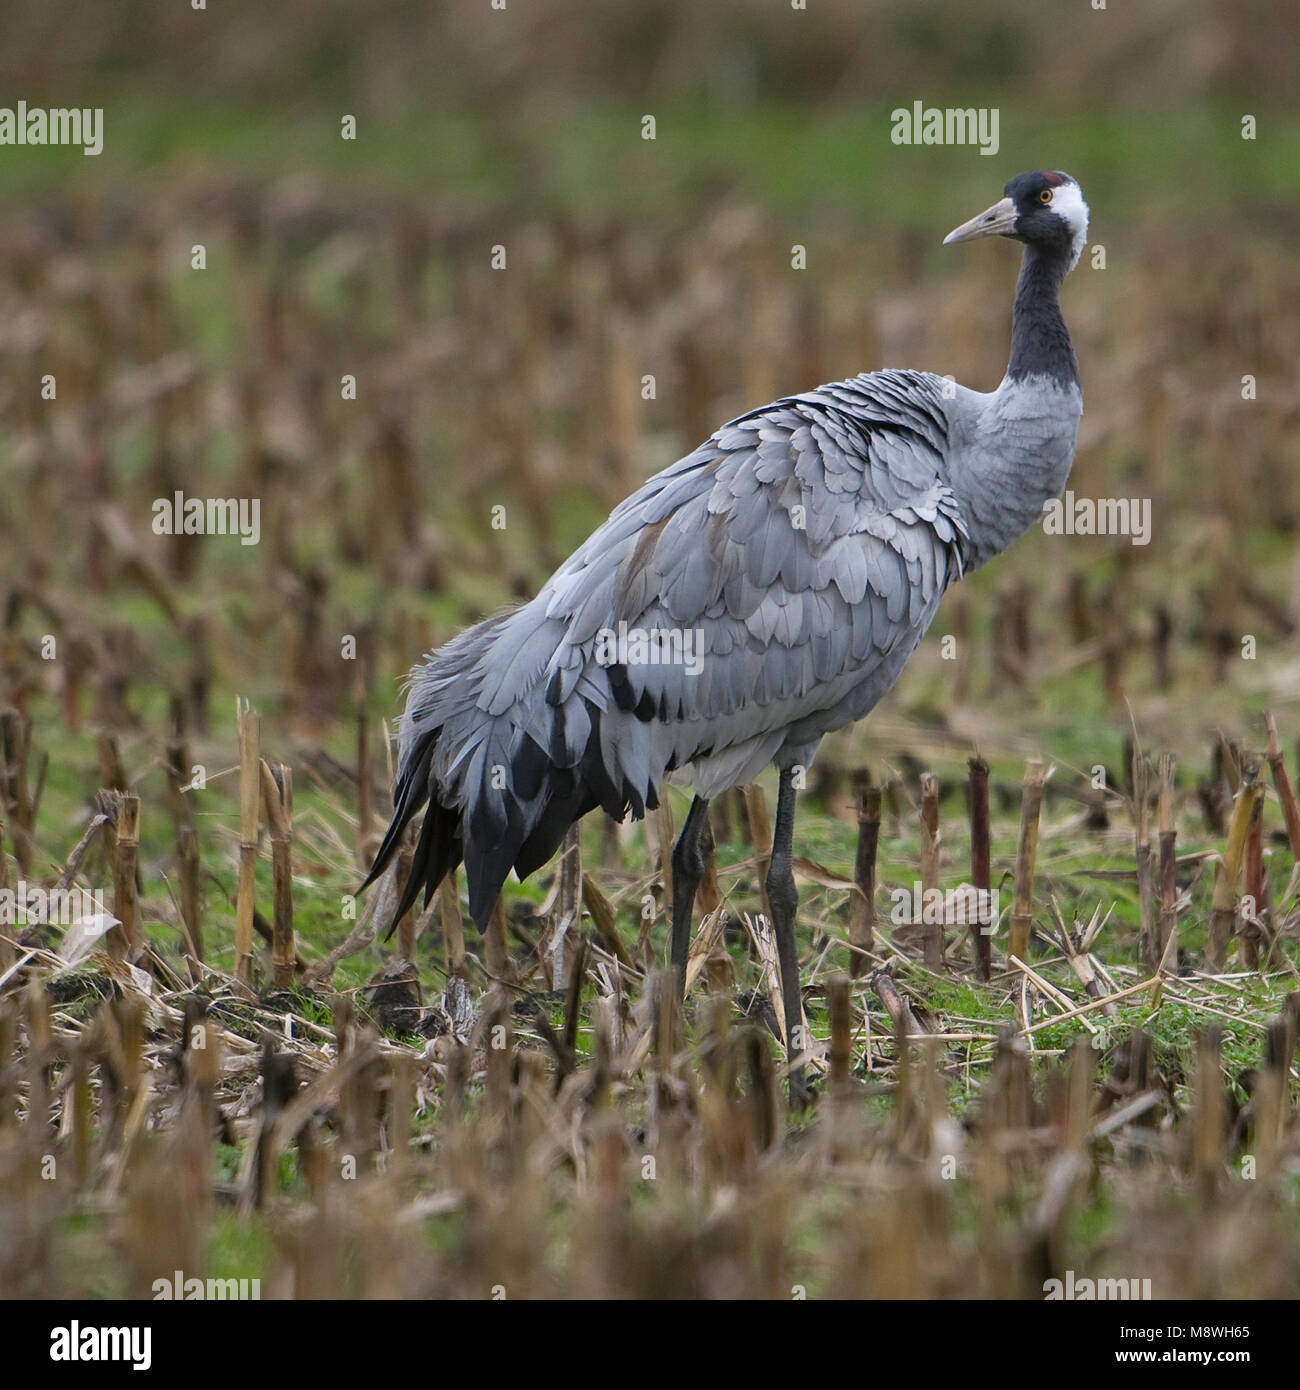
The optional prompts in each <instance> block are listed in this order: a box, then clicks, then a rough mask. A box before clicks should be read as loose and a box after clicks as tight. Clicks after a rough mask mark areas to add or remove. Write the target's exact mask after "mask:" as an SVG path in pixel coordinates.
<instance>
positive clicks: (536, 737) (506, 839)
mask: <svg viewBox="0 0 1300 1390" xmlns="http://www.w3.org/2000/svg"><path fill="white" fill-rule="evenodd" d="M942 391H943V382H942V380H941V379H940V378H937V377H933V376H930V375H928V374H922V373H913V372H878V373H872V374H870V375H867V376H862V377H858V378H855V379H854V380H852V381H847V382H841V383H838V384H835V385H832V386H825V387H821V388H819V389H818V390H816V391H812V392H809V393H807V394H804V395H800V396H793V397H789V398H787V399H785V400H782V401H778V402H777V403H775V404H774V405H772V406H769V407H767V408H765V409H763V410H760V411H755V412H753V413H751V414H749V415H746V416H742V417H741V418H740V419H738V420H735V421H733V422H732V423H731V424H729V425H726V426H724V427H723V428H722V429H720V430H719V431H718V432H717V433H716V434H715V435H714V436H713V438H712V439H710V440H708V441H707V442H706V443H705V444H703V445H702V446H701V447H700V448H698V449H697V450H695V452H694V453H692V454H690V455H688V456H687V457H686V458H684V459H682V460H680V461H679V462H678V463H676V464H674V465H673V466H672V467H671V468H668V469H666V470H665V471H664V472H662V473H660V474H658V475H657V476H656V477H654V478H652V479H650V480H649V481H648V482H647V483H646V484H645V485H644V486H643V487H641V488H640V489H639V490H638V491H637V492H636V493H635V494H634V495H633V496H632V497H630V498H628V499H627V501H625V502H623V503H622V504H621V505H620V506H619V507H618V508H616V509H615V511H614V512H613V513H612V515H611V516H610V518H609V520H608V521H606V522H605V524H604V525H603V526H601V527H600V528H599V530H597V531H596V532H595V533H594V534H593V535H592V536H591V537H590V539H589V540H588V541H587V542H586V543H585V544H584V545H583V546H582V547H581V548H580V549H579V550H578V551H577V552H576V553H575V554H574V555H573V556H571V557H570V559H569V560H567V561H566V562H565V564H564V565H562V566H561V567H560V569H559V570H558V571H557V572H556V573H555V575H554V576H552V578H551V579H550V581H549V582H548V583H547V584H546V586H545V587H544V588H543V589H542V591H541V593H539V594H538V596H537V598H536V599H534V600H533V601H532V602H531V603H528V604H525V605H524V606H523V607H521V608H519V609H516V610H515V611H514V612H512V613H509V614H507V615H504V616H501V617H498V618H496V619H493V620H491V621H490V622H489V623H487V624H482V625H480V627H478V628H475V629H471V630H470V631H469V632H468V633H465V634H462V636H461V637H460V638H457V639H456V641H455V642H453V643H451V644H449V646H448V647H446V648H444V649H443V650H442V651H441V652H439V653H438V654H436V656H435V657H434V659H433V660H431V662H430V664H429V665H428V666H427V667H425V668H423V670H421V671H419V672H417V673H416V674H415V677H414V683H413V689H412V694H411V698H410V700H409V701H408V706H407V711H406V715H405V717H404V719H403V728H402V752H401V771H400V773H399V787H398V792H399V796H401V795H402V794H403V790H404V788H405V789H406V790H407V791H408V792H411V795H412V796H413V797H417V798H418V799H419V800H421V801H422V800H423V796H422V795H421V794H420V793H421V792H422V791H423V790H424V787H423V786H420V785H418V784H420V783H422V782H425V781H427V784H428V786H429V787H430V788H432V789H433V791H434V793H435V797H436V799H437V800H440V801H441V802H442V804H443V805H444V806H445V807H446V808H447V810H448V812H449V813H450V812H451V810H452V809H453V808H458V813H459V815H460V817H461V818H462V824H463V826H464V829H463V830H462V832H461V838H462V839H464V840H466V841H468V842H477V844H478V849H477V850H476V854H477V856H478V858H477V860H476V863H477V869H476V865H475V863H471V857H472V856H471V855H470V853H469V852H468V850H467V852H466V861H467V865H468V866H469V867H470V871H471V872H470V888H471V908H472V909H473V908H474V905H475V895H476V888H475V885H476V882H477V883H478V885H479V887H478V890H477V895H478V898H479V900H480V905H481V903H482V901H483V900H485V899H486V900H487V909H486V910H490V908H491V900H492V899H494V897H495V891H496V889H499V886H500V882H501V880H502V879H504V877H505V874H506V873H507V872H508V871H509V868H510V867H511V865H513V866H514V867H515V869H516V870H517V872H519V873H520V875H521V876H522V875H523V874H525V873H528V872H531V870H532V869H533V868H536V867H537V866H538V865H539V864H541V863H543V862H545V860H546V859H547V858H549V856H550V854H551V853H552V852H553V850H554V848H555V846H556V845H557V844H558V842H559V839H560V838H561V837H562V836H563V833H564V831H565V829H567V827H568V825H569V824H571V823H572V821H573V820H574V819H575V818H576V817H577V816H579V815H582V814H584V813H585V812H586V811H588V810H590V809H592V808H594V807H595V806H597V805H603V806H604V807H605V808H606V809H607V810H608V811H609V812H610V813H611V814H612V815H615V816H617V817H621V816H622V815H624V814H626V813H627V812H628V811H630V812H631V813H632V814H633V815H641V814H642V813H643V812H644V810H645V808H646V807H647V806H650V807H653V806H654V805H655V804H656V799H657V796H658V790H659V788H660V786H661V784H662V781H663V779H664V777H665V776H666V775H667V774H669V773H671V772H673V771H674V770H678V769H682V768H686V767H687V766H688V765H689V766H690V768H691V771H692V773H693V774H694V775H693V778H692V780H694V781H695V784H696V787H697V790H700V791H701V792H702V794H704V795H711V794H712V792H713V791H714V790H715V789H717V788H719V787H722V786H726V785H731V784H733V783H734V782H736V781H739V780H742V779H743V777H747V776H752V775H753V772H754V771H755V770H757V768H759V767H761V766H762V765H763V764H764V763H766V762H767V761H769V760H770V759H771V758H772V757H773V756H774V755H775V754H776V753H777V752H778V750H780V749H781V748H782V747H783V746H786V747H787V748H789V747H799V746H802V745H807V746H808V747H809V751H811V748H812V747H815V744H816V741H817V740H818V739H819V738H820V736H821V735H822V734H823V733H825V732H827V731H828V730H830V729H833V728H837V727H840V726H841V725H843V724H846V723H848V722H849V721H850V720H852V719H855V718H858V717H860V716H861V715H862V714H864V713H865V712H866V711H867V710H868V709H870V708H871V707H872V706H873V705H874V704H875V703H876V701H877V700H878V699H879V698H880V696H881V695H883V694H884V693H885V691H886V690H888V689H889V687H890V686H891V685H892V684H893V682H894V680H895V679H896V678H897V675H898V673H899V671H900V670H901V669H902V666H903V664H904V662H905V661H906V659H907V657H908V656H909V655H910V653H911V652H912V650H913V649H914V647H915V646H916V644H917V642H918V641H919V640H920V638H921V636H922V634H923V633H924V631H925V629H926V627H927V626H928V624H929V622H930V620H931V618H932V617H933V615H934V612H935V610H936V608H937V607H938V604H939V600H940V598H941V596H942V594H943V591H944V589H945V588H946V587H947V585H948V584H949V583H950V582H952V581H953V580H954V579H955V578H956V577H957V576H958V575H959V574H960V572H961V567H962V549H963V543H964V539H965V528H964V525H963V522H962V518H961V516H960V514H959V511H958V507H957V501H956V498H955V497H954V495H953V493H952V491H951V489H950V488H949V487H948V486H947V484H946V482H945V481H944V479H945V477H946V469H945V454H946V450H947V446H948V433H947V430H948V427H947V417H946V414H945V411H944V405H943V399H942ZM440 735H441V736H440ZM435 743H436V748H435V747H434V744H435ZM440 833H441V832H440ZM459 851H460V845H459V844H457V845H456V846H455V847H454V848H453V850H451V851H449V852H452V853H456V854H458V853H459ZM453 862H454V861H453ZM476 872H477V874H478V878H477V879H476ZM488 895H491V896H490V897H489V896H488Z"/></svg>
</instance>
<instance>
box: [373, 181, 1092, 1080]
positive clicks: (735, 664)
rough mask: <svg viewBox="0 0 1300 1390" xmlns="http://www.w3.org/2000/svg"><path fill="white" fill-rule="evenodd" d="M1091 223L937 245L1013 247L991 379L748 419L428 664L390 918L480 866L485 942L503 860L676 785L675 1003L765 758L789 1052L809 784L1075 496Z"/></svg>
mask: <svg viewBox="0 0 1300 1390" xmlns="http://www.w3.org/2000/svg"><path fill="white" fill-rule="evenodd" d="M1087 228H1088V208H1087V205H1086V204H1085V203H1084V201H1083V196H1082V193H1081V191H1080V189H1079V185H1078V183H1077V182H1076V181H1075V180H1074V179H1073V178H1071V177H1070V176H1069V175H1068V174H1063V173H1053V172H1040V173H1027V174H1021V175H1019V176H1018V177H1016V178H1013V179H1012V180H1011V181H1010V182H1009V183H1008V184H1007V185H1006V187H1005V189H1004V196H1003V197H1002V198H1001V199H1000V200H999V201H998V202H996V203H994V204H993V206H992V207H990V208H989V209H987V211H985V212H982V213H980V215H979V216H978V217H974V218H972V219H971V220H970V221H969V222H965V223H963V224H962V225H961V226H960V227H958V228H956V229H955V230H954V231H952V232H950V233H949V234H948V236H947V237H946V238H945V243H949V242H958V241H970V240H973V239H974V238H976V237H985V236H1002V237H1010V238H1012V239H1014V240H1016V241H1019V242H1022V243H1023V244H1024V248H1025V249H1024V254H1023V261H1022V264H1021V270H1020V280H1019V284H1018V287H1017V290H1016V298H1015V310H1014V317H1013V327H1012V334H1011V358H1010V363H1009V365H1008V367H1007V371H1006V375H1005V376H1004V377H1003V379H1002V382H1001V384H1000V385H999V386H998V388H997V389H996V390H995V391H992V392H989V393H983V392H979V391H971V390H967V389H966V388H965V387H962V386H956V385H955V384H953V383H952V382H951V381H949V380H947V379H945V378H943V377H939V376H935V375H933V374H931V373H928V372H915V371H897V370H886V371H879V372H871V373H866V374H863V375H861V376H857V377H854V378H852V379H851V380H848V381H839V382H834V383H832V384H830V385H826V386H820V387H818V388H817V389H816V390H814V391H808V392H805V393H803V394H800V395H795V396H787V397H785V398H784V399H782V400H779V401H776V402H775V403H773V404H772V405H768V406H764V407H763V408H762V409H759V410H753V411H750V412H749V413H748V414H746V415H742V416H740V417H739V419H736V420H733V421H731V423H730V424H728V425H724V426H723V427H722V428H721V429H720V430H718V431H717V433H716V434H714V435H713V437H712V438H711V439H709V440H707V441H706V442H705V443H704V444H701V445H700V447H699V448H698V449H696V450H695V451H694V452H693V453H691V454H688V455H687V456H686V457H685V458H683V459H681V460H679V461H678V462H677V463H675V464H673V465H672V466H671V467H670V468H666V469H665V470H664V471H663V472H662V473H659V474H657V475H656V476H655V477H653V478H651V479H650V480H649V481H648V482H646V483H645V484H643V486H642V487H641V488H639V489H638V490H637V491H636V492H635V493H634V494H633V495H632V496H631V497H629V498H628V499H627V500H626V501H625V502H623V503H621V504H620V505H619V506H618V507H616V508H615V509H614V511H613V513H612V514H611V515H610V517H609V519H608V520H607V521H606V522H605V523H604V525H602V526H601V527H600V528H599V529H598V530H597V531H596V532H595V533H594V534H593V535H592V536H591V537H590V539H589V540H588V541H587V542H586V543H585V544H584V545H583V546H581V548H580V549H579V550H577V551H576V552H575V553H574V554H573V555H572V556H570V558H569V559H568V560H566V561H565V562H564V564H562V565H561V566H560V568H559V569H558V570H557V571H556V572H555V574H554V575H552V577H551V578H550V580H548V582H547V583H546V584H545V586H544V587H543V588H542V590H541V592H540V593H539V594H538V595H537V597H536V598H535V599H533V600H532V601H531V602H530V603H526V604H523V605H522V606H520V607H518V608H515V609H513V610H512V611H509V612H506V613H501V614H498V615H497V616H495V617H492V618H489V619H487V620H486V621H485V622H482V623H479V624H478V625H477V626H475V627H472V628H469V629H468V630H467V631H465V632H463V633H461V634H460V635H459V636H458V637H456V638H455V639H453V640H452V641H451V642H449V643H448V644H447V645H446V646H445V647H442V648H441V649H440V650H438V651H436V652H434V653H432V654H431V655H430V656H429V657H428V658H426V661H425V664H424V665H422V666H420V667H417V668H416V669H415V670H414V671H413V672H412V675H411V679H410V687H409V694H408V698H407V702H406V709H405V713H404V715H403V717H402V721H401V731H400V739H399V756H398V774H397V785H396V788H395V793H394V803H395V809H394V813H393V819H392V823H391V825H390V826H389V828H388V833H387V835H386V836H385V838H384V841H383V844H382V845H381V847H380V849H379V852H378V855H377V857H376V859H375V862H374V866H373V868H372V870H371V874H370V877H369V878H368V879H367V883H370V882H372V881H373V880H374V879H375V877H377V876H378V874H379V873H380V872H381V871H382V870H383V869H384V867H385V866H386V865H387V864H388V862H389V861H390V860H391V858H392V856H393V854H394V852H395V851H396V849H397V847H398V845H399V843H400V841H401V839H402V837H403V834H404V832H405V830H406V827H407V825H408V824H409V823H410V822H411V820H412V818H413V817H414V816H416V814H417V813H418V812H419V811H420V810H421V808H422V807H425V806H426V804H427V809H426V810H425V814H424V822H423V826H422V828H421V830H420V833H419V838H418V842H417V844H416V846H415V851H414V859H413V864H412V869H411V873H410V877H409V879H408V881H407V883H406V885H405V888H404V891H403V894H402V897H401V900H400V906H399V908H398V911H397V914H396V916H397V917H400V916H401V915H402V913H404V912H405V911H406V910H407V909H408V908H409V907H410V906H411V905H412V904H413V902H414V900H415V898H416V896H417V894H418V892H419V890H420V888H421V886H423V888H424V894H425V901H426V902H427V901H428V899H429V896H430V895H431V894H432V892H433V890H434V889H435V888H436V887H437V885H438V883H439V882H440V881H441V879H442V878H443V876H444V875H445V874H446V873H447V872H448V871H450V870H452V869H453V868H455V867H456V865H457V864H458V863H460V861H461V860H464V862H465V867H466V872H467V876H468V880H469V906H470V915H471V916H472V917H473V918H474V920H475V922H476V923H477V924H478V925H479V927H480V928H483V927H484V926H485V925H486V922H487V919H488V917H489V916H490V915H491V913H492V909H493V907H494V905H495V902H496V899H497V897H498V895H499V893H500V891H501V886H502V884H503V883H504V881H505V878H506V876H507V874H508V873H509V872H510V870H511V869H512V868H513V869H514V870H515V872H516V873H517V874H518V876H519V877H520V878H524V877H526V876H527V875H528V874H530V873H532V872H533V871H534V870H536V869H537V868H539V867H540V866H541V865H542V864H544V863H545V862H546V861H547V860H548V859H549V858H550V857H551V855H552V854H553V853H554V852H555V850H556V849H557V847H558V846H559V844H560V841H561V840H562V839H563V837H564V835H565V832H566V831H567V830H568V828H569V826H570V825H572V824H573V822H574V821H575V820H577V819H578V818H579V817H581V816H583V815H585V814H586V813H587V812H588V811H591V810H594V809H596V808H597V807H603V808H604V809H605V810H606V811H607V812H608V813H609V814H610V815H611V816H613V817H614V818H615V819H618V820H622V819H623V818H624V817H626V816H627V815H628V814H631V815H632V816H634V817H640V816H642V815H644V814H645V812H646V811H647V810H648V809H650V810H653V809H654V808H655V807H656V806H657V805H658V798H659V796H660V795H661V789H662V787H663V786H664V783H665V781H666V780H667V779H669V778H670V777H671V778H672V779H673V780H674V781H680V782H684V783H686V784H688V785H690V786H692V787H693V789H694V792H695V799H694V801H693V803H692V805H691V808H690V811H689V813H688V814H687V817H686V822H685V824H684V826H683V828H682V831H681V836H680V838H679V839H678V841H677V844H676V847H675V849H674V851H673V857H672V868H673V902H672V948H671V959H672V964H673V966H674V967H675V968H676V970H677V975H678V983H679V988H684V979H685V968H686V957H687V947H688V945H689V938H690V928H691V916H692V912H693V910H694V902H695V894H696V889H697V887H698V884H699V881H700V877H701V874H702V872H703V868H704V865H703V853H702V848H701V835H702V832H703V829H704V826H705V823H706V818H707V811H708V804H709V801H710V799H711V798H712V797H715V796H716V795H718V793H720V792H722V791H724V790H725V789H726V788H728V787H734V786H739V785H742V784H744V783H746V782H749V781H752V780H753V779H754V778H755V777H756V776H757V775H758V773H759V772H760V770H761V769H762V768H764V767H765V766H766V765H767V764H768V763H774V764H775V765H776V767H777V769H778V772H779V775H780V780H779V791H778V794H777V805H776V821H775V826H774V829H773V843H772V853H771V861H770V867H769V869H768V874H767V881H766V887H767V896H768V902H769V904H770V906H771V912H772V919H773V920H772V928H773V932H774V935H775V937H776V942H777V951H778V958H779V961H780V967H781V979H782V990H783V995H784V1000H783V1003H784V1009H785V1023H786V1038H787V1043H788V1047H789V1052H790V1056H791V1060H792V1062H793V1060H794V1057H795V1055H796V1054H797V1053H798V1052H799V1051H801V1050H802V1049H801V1047H800V1045H799V1044H800V1042H801V1038H800V1033H799V1028H800V1021H801V1010H800V988H799V965H798V957H797V953H796V949H795V907H796V905H797V902H798V896H797V893H796V889H795V882H794V875H793V872H792V868H791V855H792V838H793V829H794V812H795V794H796V780H797V779H796V771H797V769H799V768H806V767H807V766H808V765H809V764H810V763H811V761H812V758H813V756H814V754H815V752H816V750H817V747H818V744H819V743H820V741H821V738H822V736H823V735H824V734H827V733H829V732H831V731H832V730H834V729H839V728H841V727H843V726H844V725H846V724H849V723H851V722H853V721H854V720H856V719H860V718H862V717H863V716H864V715H865V714H867V713H868V712H869V711H870V710H871V709H872V708H873V707H874V706H875V704H876V703H877V702H878V701H879V700H880V698H881V697H882V696H883V695H884V694H885V693H886V691H888V690H889V689H890V688H891V687H892V686H893V684H894V682H895V681H896V680H897V679H898V676H899V673H900V672H901V671H902V669H903V667H904V665H905V664H906V662H907V659H908V657H909V656H911V654H912V652H913V651H914V650H915V648H916V646H917V643H918V642H919V641H920V640H921V637H922V635H923V634H924V632H925V630H926V628H927V627H928V626H929V624H930V621H931V619H932V618H933V617H934V614H935V611H936V609H937V608H938V606H939V601H940V599H941V598H942V596H943V592H944V590H945V589H946V588H947V587H948V585H949V584H951V583H953V582H954V581H955V580H957V579H958V578H960V577H961V575H962V574H964V573H965V572H967V571H968V570H971V569H975V568H977V567H978V566H980V565H982V564H984V563H985V562H986V561H987V560H989V559H990V558H991V557H992V556H994V555H996V554H998V553H999V552H1000V551H1002V550H1004V549H1006V547H1007V546H1008V545H1010V544H1011V542H1012V541H1014V540H1015V539H1016V538H1017V537H1018V536H1020V535H1022V534H1023V533H1024V532H1025V531H1026V530H1027V529H1028V528H1029V527H1030V526H1032V525H1033V524H1034V522H1035V521H1036V520H1038V519H1039V518H1040V517H1041V516H1042V508H1043V503H1044V502H1046V501H1047V500H1048V499H1050V498H1052V497H1055V496H1057V495H1059V494H1060V492H1061V490H1062V489H1063V488H1064V486H1065V482H1066V479H1067V477H1068V475H1069V471H1070V465H1071V462H1072V460H1073V456H1074V447H1075V441H1076V438H1077V435H1078V427H1079V418H1080V415H1081V413H1082V409H1083V398H1082V394H1081V392H1080V387H1079V375H1078V369H1077V367H1076V365H1075V359H1074V352H1073V350H1072V348H1071V346H1070V338H1069V334H1068V333H1067V331H1066V327H1065V322H1064V320H1063V319H1062V317H1061V310H1060V305H1059V292H1060V288H1061V284H1062V282H1063V280H1064V279H1065V276H1066V275H1067V274H1068V272H1069V271H1070V270H1071V269H1072V268H1073V267H1074V265H1075V264H1076V263H1077V262H1078V259H1079V256H1080V254H1081V252H1082V250H1083V246H1084V243H1085V238H1086V236H1087ZM802 1096H803V1080H802V1072H801V1069H799V1068H798V1067H797V1066H792V1068H791V1072H790V1098H791V1102H792V1104H793V1103H797V1101H798V1100H800V1099H801V1098H802Z"/></svg>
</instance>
